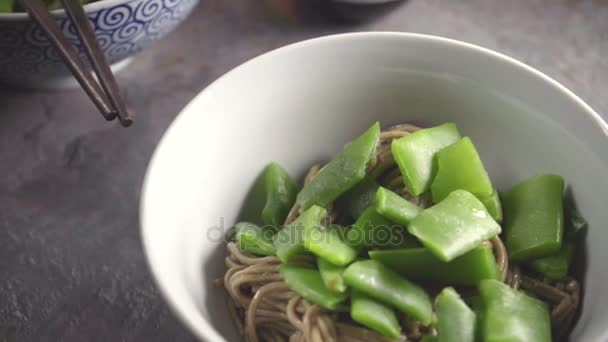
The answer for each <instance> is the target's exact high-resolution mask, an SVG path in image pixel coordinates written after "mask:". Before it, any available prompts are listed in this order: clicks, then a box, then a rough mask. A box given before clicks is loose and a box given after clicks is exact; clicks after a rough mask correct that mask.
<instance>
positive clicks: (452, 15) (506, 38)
mask: <svg viewBox="0 0 608 342" xmlns="http://www.w3.org/2000/svg"><path fill="white" fill-rule="evenodd" d="M201 2H202V3H201V5H200V6H199V7H198V9H197V10H196V11H195V13H194V15H193V16H191V17H190V18H189V19H188V21H187V22H186V23H185V24H184V25H182V26H181V27H180V28H179V29H178V30H177V31H176V32H174V33H173V34H171V35H170V36H169V37H167V38H166V39H164V40H163V41H162V42H160V43H159V44H157V45H156V46H154V47H153V48H152V49H150V50H147V51H145V52H143V53H142V54H141V55H139V56H138V57H137V59H136V60H135V61H134V62H133V63H132V64H131V65H130V67H129V68H128V69H126V70H124V72H122V73H120V75H119V82H120V84H121V87H122V89H124V92H125V93H126V97H127V100H128V103H129V105H130V106H131V107H132V108H133V109H134V110H135V111H136V112H137V114H138V117H137V121H136V124H135V125H134V126H133V127H131V128H129V129H122V128H119V127H116V126H115V125H114V124H108V123H105V122H103V121H102V120H101V119H100V117H99V116H98V114H96V113H95V110H94V107H93V106H92V105H91V103H90V102H89V101H88V99H87V98H86V97H85V96H84V94H83V93H82V91H80V90H70V91H61V92H19V91H15V90H11V89H7V88H0V341H168V340H171V341H192V340H193V338H192V336H191V335H190V334H189V333H188V332H187V331H186V330H185V329H184V328H183V327H182V325H181V324H180V323H179V322H177V320H176V319H175V318H174V317H173V315H172V314H171V313H170V311H169V310H168V308H167V306H166V305H165V304H164V302H163V300H162V299H161V298H160V297H159V294H158V291H157V290H156V289H155V287H154V284H153V283H152V280H151V277H150V274H149V272H148V269H147V266H146V264H145V260H144V256H143V254H142V249H141V245H140V241H139V235H138V214H137V208H138V198H139V190H140V186H141V183H142V178H143V174H144V171H145V168H146V164H147V162H148V159H149V158H150V155H151V153H152V151H153V149H154V146H155V144H156V143H157V142H158V140H159V139H160V137H161V135H162V133H163V131H164V130H165V129H166V128H167V126H168V125H169V123H170V122H171V120H172V119H173V118H174V117H175V116H176V114H177V113H178V112H179V110H180V109H181V108H182V107H183V106H184V105H185V104H186V103H187V102H188V101H189V100H190V99H191V98H192V97H193V96H194V95H195V94H197V93H198V92H199V91H200V90H201V89H203V88H204V87H205V86H206V85H208V84H209V83H210V82H211V81H213V80H214V79H216V78H217V77H219V76H220V75H221V74H223V73H224V72H226V71H228V70H229V69H231V68H232V67H234V66H236V65H238V64H240V63H242V62H244V61H246V60H247V59H249V58H251V57H254V56H256V55H259V54H261V53H263V52H265V51H268V50H271V49H274V48H276V47H279V46H281V45H284V44H287V43H290V42H295V41H298V40H302V39H305V38H309V37H314V36H319V35H324V34H329V33H336V32H347V31H362V30H394V31H413V32H423V33H430V34H437V35H443V36H447V37H451V38H456V39H461V40H465V41H468V42H471V43H476V44H479V45H482V46H485V47H488V48H491V49H495V50H498V51H500V52H503V53H506V54H508V55H511V56H514V57H516V58H519V59H521V60H523V61H525V62H527V63H529V64H531V65H532V66H534V67H537V68H538V69H540V70H541V71H544V72H546V73H547V74H549V75H550V76H552V77H554V78H556V79H557V80H558V81H560V82H562V83H563V84H565V85H566V86H567V87H569V88H570V89H572V90H573V91H574V92H575V93H577V94H579V95H580V96H581V97H582V98H583V99H584V100H586V101H588V103H589V104H591V106H593V107H594V108H595V109H596V110H597V111H598V112H600V113H601V114H605V113H608V96H607V95H606V91H607V89H608V58H607V56H608V2H606V1H602V0H597V1H591V0H510V1H503V0H492V1H490V0H443V1H440V0H411V1H409V2H407V3H405V4H404V5H403V6H401V7H400V8H398V9H397V10H396V11H394V12H392V13H390V14H389V15H387V16H386V17H384V18H382V19H380V20H377V21H375V22H372V23H367V24H364V25H354V26H345V25H342V26H340V25H335V24H331V25H329V24H320V23H314V24H313V23H310V24H305V23H300V24H299V25H296V24H294V23H290V22H285V21H282V22H281V21H277V20H275V19H273V16H271V15H270V14H269V13H268V12H267V11H266V9H265V7H264V6H262V5H261V3H262V2H260V1H252V0H202V1H201Z"/></svg>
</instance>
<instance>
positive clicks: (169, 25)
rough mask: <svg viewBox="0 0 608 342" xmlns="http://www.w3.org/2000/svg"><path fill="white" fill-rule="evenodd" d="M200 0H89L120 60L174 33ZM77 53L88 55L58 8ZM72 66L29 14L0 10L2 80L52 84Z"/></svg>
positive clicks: (107, 46) (113, 59)
mask: <svg viewBox="0 0 608 342" xmlns="http://www.w3.org/2000/svg"><path fill="white" fill-rule="evenodd" d="M198 2H199V0H102V1H99V2H94V3H91V4H89V5H86V6H85V7H84V8H85V11H86V13H87V15H88V16H89V19H90V20H91V24H92V25H93V28H94V30H95V35H96V36H97V40H98V42H99V45H100V46H101V49H102V50H103V52H104V53H105V55H106V57H107V58H108V61H109V62H110V63H111V64H113V65H117V64H118V63H119V62H124V61H126V60H127V59H128V58H129V57H131V56H132V55H134V54H136V53H137V52H139V51H141V50H143V49H145V48H146V47H148V46H149V45H150V44H152V43H153V42H155V41H157V40H159V39H160V38H162V37H163V36H165V35H166V34H167V33H169V32H171V31H172V30H173V29H174V28H175V27H176V26H177V25H178V24H179V23H180V22H182V21H183V20H184V19H185V18H186V17H187V16H188V15H189V14H190V12H192V9H194V7H195V6H196V4H197V3H198ZM53 14H54V15H55V17H56V18H57V22H58V24H59V26H60V27H61V29H62V30H63V32H64V34H65V35H66V37H68V39H69V40H70V42H71V43H72V44H73V45H74V46H75V47H76V49H77V50H78V52H79V53H80V54H81V55H82V56H85V54H84V51H83V49H82V45H81V44H80V42H79V40H78V37H77V36H76V32H75V30H74V26H73V25H72V23H71V21H70V20H69V18H67V16H66V14H65V12H64V11H63V10H57V11H53ZM71 79H72V76H71V74H70V72H69V70H68V69H67V68H66V67H65V66H64V65H63V62H62V60H61V57H60V56H59V55H58V54H57V51H56V50H55V49H54V48H53V46H51V44H50V42H49V41H48V40H47V38H46V35H45V34H44V32H43V31H42V30H41V29H40V28H39V27H38V26H37V25H36V23H34V22H33V21H32V20H31V18H30V17H29V16H28V15H27V14H26V13H0V82H1V83H7V84H14V85H22V86H27V87H53V86H54V85H60V84H65V83H66V81H67V80H71Z"/></svg>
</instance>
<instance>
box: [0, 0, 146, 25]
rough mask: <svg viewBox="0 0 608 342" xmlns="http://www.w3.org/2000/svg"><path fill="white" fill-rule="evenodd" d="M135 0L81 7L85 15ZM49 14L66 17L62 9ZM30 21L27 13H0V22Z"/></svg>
mask: <svg viewBox="0 0 608 342" xmlns="http://www.w3.org/2000/svg"><path fill="white" fill-rule="evenodd" d="M132 1H135V0H99V1H95V2H92V3H89V4H86V5H84V6H83V8H84V11H85V13H91V12H95V11H97V10H100V9H103V8H107V7H113V6H115V5H118V4H123V3H128V2H132ZM51 14H52V15H53V16H55V17H57V18H62V17H66V14H65V10H64V9H63V8H60V9H56V10H52V11H51ZM24 20H32V19H31V18H30V14H29V13H27V12H17V13H0V21H24Z"/></svg>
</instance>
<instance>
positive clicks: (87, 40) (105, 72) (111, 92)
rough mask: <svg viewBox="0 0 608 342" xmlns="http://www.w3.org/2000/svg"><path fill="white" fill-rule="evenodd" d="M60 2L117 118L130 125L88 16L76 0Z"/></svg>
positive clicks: (123, 103)
mask: <svg viewBox="0 0 608 342" xmlns="http://www.w3.org/2000/svg"><path fill="white" fill-rule="evenodd" d="M61 3H63V7H64V8H65V11H66V13H67V15H68V17H69V18H70V19H71V20H72V23H74V27H75V28H76V33H77V34H78V37H79V38H80V41H81V42H82V45H83V46H84V50H85V51H86V53H87V55H88V57H89V60H90V61H91V64H92V65H93V69H94V70H95V74H96V75H97V79H98V80H99V83H101V86H102V87H103V89H104V91H105V92H106V95H107V96H108V98H109V99H110V102H111V104H112V106H113V107H114V109H115V110H116V112H117V114H118V119H119V120H120V122H121V124H122V125H123V126H128V125H130V124H131V123H132V122H133V120H132V119H131V117H130V114H129V112H128V110H127V107H126V105H125V101H124V99H123V98H122V95H121V94H120V89H119V88H118V84H117V83H116V79H115V78H114V74H112V70H111V69H110V65H109V64H108V61H107V60H106V57H105V56H104V54H103V52H102V51H101V48H100V47H99V44H98V43H97V38H96V37H95V33H94V32H93V27H91V23H90V22H89V18H88V17H87V15H86V13H85V12H84V9H83V8H82V5H80V2H79V1H78V0H61Z"/></svg>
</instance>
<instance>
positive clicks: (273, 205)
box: [262, 163, 298, 229]
mask: <svg viewBox="0 0 608 342" xmlns="http://www.w3.org/2000/svg"><path fill="white" fill-rule="evenodd" d="M264 185H265V190H266V204H265V205H264V209H262V221H263V222H264V224H267V225H271V226H274V227H276V228H277V229H278V228H279V227H281V226H282V225H283V223H284V222H285V218H286V217H287V214H288V213H289V210H290V209H291V207H292V206H293V204H294V202H295V201H296V196H297V194H298V187H297V186H296V183H295V181H294V180H293V178H291V176H290V175H289V174H288V173H287V171H285V169H283V168H282V167H281V166H280V165H279V164H277V163H271V164H269V165H268V166H266V169H265V170H264Z"/></svg>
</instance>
